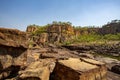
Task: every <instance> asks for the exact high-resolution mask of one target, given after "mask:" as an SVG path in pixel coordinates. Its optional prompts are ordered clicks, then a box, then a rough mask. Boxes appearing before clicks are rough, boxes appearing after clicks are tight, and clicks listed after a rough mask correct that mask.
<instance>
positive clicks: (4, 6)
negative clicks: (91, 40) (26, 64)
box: [0, 0, 120, 30]
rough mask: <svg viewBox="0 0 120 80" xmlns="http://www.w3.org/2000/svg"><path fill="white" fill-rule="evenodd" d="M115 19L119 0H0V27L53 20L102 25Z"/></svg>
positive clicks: (119, 11)
mask: <svg viewBox="0 0 120 80" xmlns="http://www.w3.org/2000/svg"><path fill="white" fill-rule="evenodd" d="M114 19H120V0H0V27H7V28H17V29H20V30H26V27H27V25H30V24H37V25H45V24H48V23H52V21H65V22H67V21H70V22H71V23H72V24H73V25H75V26H93V25H95V26H101V25H103V24H106V23H107V22H108V21H111V20H114Z"/></svg>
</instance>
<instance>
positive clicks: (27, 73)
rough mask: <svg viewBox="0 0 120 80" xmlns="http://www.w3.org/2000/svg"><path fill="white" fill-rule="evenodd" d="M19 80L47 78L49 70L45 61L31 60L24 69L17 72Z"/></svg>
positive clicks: (43, 79) (44, 79)
mask: <svg viewBox="0 0 120 80" xmlns="http://www.w3.org/2000/svg"><path fill="white" fill-rule="evenodd" d="M19 75H20V76H19V79H20V80H49V76H50V70H49V67H48V66H47V63H45V62H44V61H43V62H40V61H36V62H32V63H31V64H30V65H29V66H28V67H27V68H26V69H25V70H24V71H20V72H19Z"/></svg>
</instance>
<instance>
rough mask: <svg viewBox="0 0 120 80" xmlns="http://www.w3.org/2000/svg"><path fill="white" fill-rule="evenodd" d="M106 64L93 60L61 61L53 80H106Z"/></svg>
mask: <svg viewBox="0 0 120 80" xmlns="http://www.w3.org/2000/svg"><path fill="white" fill-rule="evenodd" d="M106 73H107V69H106V66H105V64H104V63H101V62H98V61H95V60H92V59H85V58H81V59H77V58H69V59H68V60H59V61H58V62H57V63H56V66H55V69H54V71H53V75H54V78H53V80H106Z"/></svg>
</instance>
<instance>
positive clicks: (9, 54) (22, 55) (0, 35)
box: [0, 28, 27, 79]
mask: <svg viewBox="0 0 120 80" xmlns="http://www.w3.org/2000/svg"><path fill="white" fill-rule="evenodd" d="M26 50H27V40H26V33H25V32H22V31H19V30H16V29H5V28H0V79H4V78H6V77H8V76H9V75H10V74H11V73H12V72H14V70H16V69H15V68H14V67H15V66H16V67H18V66H19V67H21V68H22V67H23V66H25V64H26V59H27V53H26ZM19 67H18V68H19ZM13 68H14V69H13Z"/></svg>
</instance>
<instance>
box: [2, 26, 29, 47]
mask: <svg viewBox="0 0 120 80" xmlns="http://www.w3.org/2000/svg"><path fill="white" fill-rule="evenodd" d="M0 45H6V46H13V47H20V46H22V47H27V39H26V33H25V32H22V31H19V30H17V29H8V28H0Z"/></svg>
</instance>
